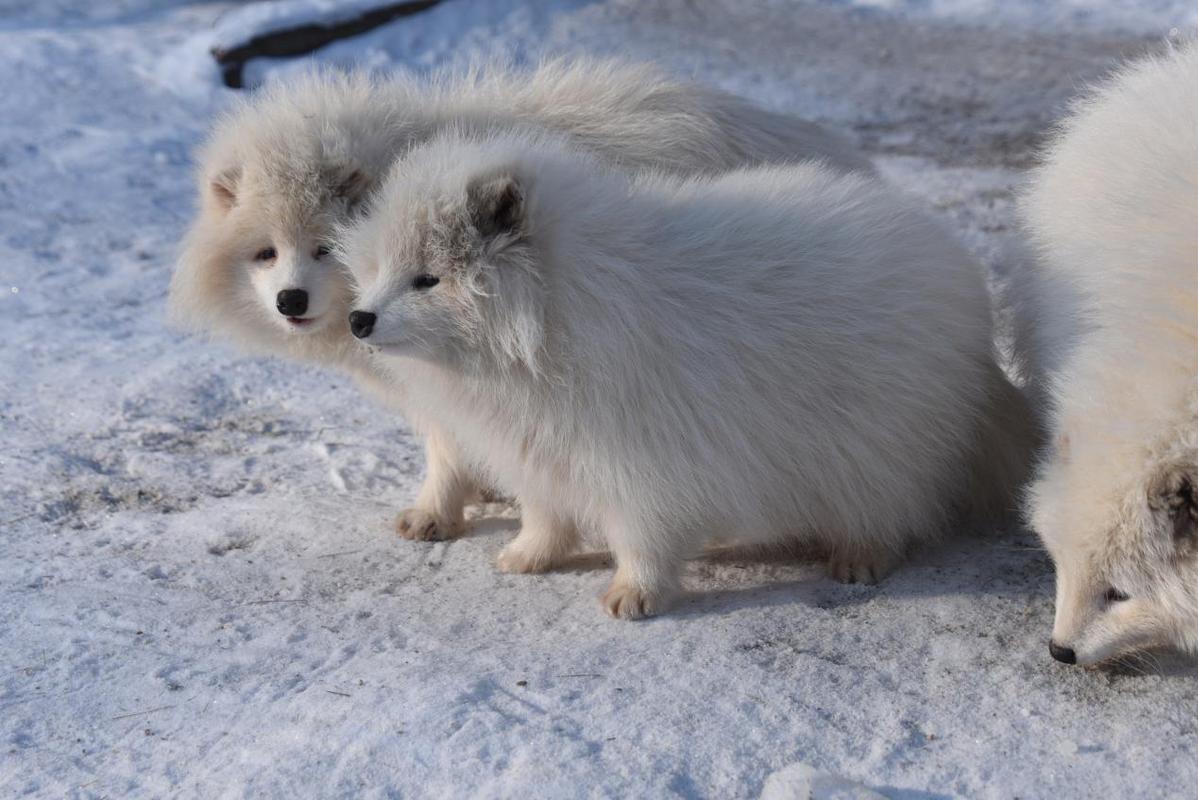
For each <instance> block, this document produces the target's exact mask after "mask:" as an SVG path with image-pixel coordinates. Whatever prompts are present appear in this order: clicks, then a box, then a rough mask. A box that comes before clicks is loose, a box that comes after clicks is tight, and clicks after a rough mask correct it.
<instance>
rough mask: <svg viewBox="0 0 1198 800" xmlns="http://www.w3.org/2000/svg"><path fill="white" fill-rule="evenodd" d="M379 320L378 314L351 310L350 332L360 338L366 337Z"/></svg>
mask: <svg viewBox="0 0 1198 800" xmlns="http://www.w3.org/2000/svg"><path fill="white" fill-rule="evenodd" d="M377 320H378V315H377V314H372V313H371V312H369V311H351V312H349V330H350V333H352V334H353V335H354V336H356V337H358V338H359V339H365V338H366V337H367V336H369V335H370V332H371V331H373V330H374V323H375V322H376V321H377Z"/></svg>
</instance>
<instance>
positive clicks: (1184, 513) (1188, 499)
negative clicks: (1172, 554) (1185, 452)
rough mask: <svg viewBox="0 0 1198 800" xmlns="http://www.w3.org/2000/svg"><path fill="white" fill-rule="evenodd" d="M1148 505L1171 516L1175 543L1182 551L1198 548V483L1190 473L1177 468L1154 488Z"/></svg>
mask: <svg viewBox="0 0 1198 800" xmlns="http://www.w3.org/2000/svg"><path fill="white" fill-rule="evenodd" d="M1148 504H1149V506H1151V507H1152V508H1153V509H1154V510H1156V511H1161V512H1164V513H1167V514H1168V515H1169V521H1170V523H1171V524H1172V528H1173V544H1174V545H1175V546H1176V547H1177V549H1178V551H1179V552H1182V553H1186V554H1188V553H1190V552H1193V551H1194V550H1195V549H1196V548H1198V481H1196V480H1195V477H1194V474H1193V472H1192V471H1191V470H1187V469H1183V468H1174V469H1171V470H1169V471H1167V472H1166V473H1164V475H1162V476H1161V477H1160V478H1159V479H1158V480H1157V481H1156V483H1155V484H1154V485H1153V488H1152V491H1151V492H1150V494H1149V498H1148Z"/></svg>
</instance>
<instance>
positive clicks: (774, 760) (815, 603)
mask: <svg viewBox="0 0 1198 800" xmlns="http://www.w3.org/2000/svg"><path fill="white" fill-rule="evenodd" d="M242 8H244V6H237V5H233V4H210V3H182V2H168V3H154V2H150V0H121V2H116V3H101V4H96V3H89V2H84V1H83V0H51V2H42V3H38V4H28V3H16V2H12V0H4V1H3V2H0V96H2V97H3V98H4V104H3V107H4V113H3V114H2V115H0V342H2V345H0V435H2V437H3V447H2V449H0V592H2V596H3V600H2V602H0V643H2V644H3V647H2V648H0V797H16V796H36V797H62V796H66V797H96V798H99V797H166V796H199V797H241V796H252V797H280V798H290V797H301V796H302V797H357V796H370V797H422V796H480V797H505V796H522V795H535V796H545V797H580V796H595V797H599V796H612V797H628V796H636V797H670V796H676V797H686V798H691V797H720V798H724V797H756V796H758V795H760V794H762V793H763V792H764V793H765V795H766V796H769V797H805V796H815V797H823V798H831V797H873V796H878V795H880V796H884V797H889V798H908V799H909V800H913V799H915V798H928V799H930V798H943V797H956V796H960V797H996V798H997V797H1003V798H1007V797H1023V798H1029V797H1062V796H1064V797H1081V796H1095V795H1102V796H1109V797H1130V796H1134V797H1157V796H1160V797H1163V796H1185V795H1192V793H1193V787H1194V786H1195V785H1198V758H1196V757H1195V753H1196V747H1198V732H1196V724H1195V719H1198V699H1195V696H1194V691H1193V687H1194V685H1195V683H1194V682H1195V679H1196V678H1198V667H1196V666H1195V665H1194V664H1193V662H1189V661H1186V660H1184V659H1181V658H1179V657H1176V656H1169V655H1162V656H1158V657H1152V658H1148V659H1145V660H1144V661H1143V662H1142V663H1139V664H1136V665H1133V666H1131V667H1125V668H1121V669H1107V670H1092V671H1083V670H1078V669H1071V668H1066V667H1062V666H1060V665H1058V664H1056V663H1054V662H1052V661H1051V660H1049V658H1048V655H1047V648H1046V641H1047V636H1048V631H1049V628H1050V624H1051V618H1052V570H1051V565H1050V563H1049V561H1048V559H1047V558H1046V556H1045V555H1044V553H1043V552H1042V551H1041V550H1040V549H1039V548H1038V546H1037V542H1036V540H1035V538H1034V536H1032V535H1031V534H1029V533H1027V532H1026V531H1009V532H987V534H986V535H984V536H980V537H973V538H964V539H961V540H959V541H956V542H955V543H952V544H949V545H947V546H945V547H943V548H941V549H938V550H934V551H928V552H925V553H922V554H920V555H919V556H918V557H916V558H915V559H914V560H913V562H912V563H911V564H910V565H908V566H907V567H906V568H904V569H902V570H901V571H900V572H898V573H896V574H895V575H894V576H893V577H892V578H890V579H889V580H887V581H886V582H884V583H883V584H882V585H880V586H878V587H874V588H865V587H855V586H841V585H838V584H835V583H832V582H830V581H829V580H827V579H825V578H824V577H823V576H822V572H821V568H820V567H819V565H817V564H810V563H794V562H788V561H785V560H779V559H744V558H741V559H737V558H736V557H726V558H723V559H707V560H702V561H697V562H695V563H693V564H692V565H691V567H690V569H689V573H688V579H687V580H688V584H689V586H690V588H691V589H692V590H693V593H692V594H691V595H690V596H689V597H688V598H687V599H686V600H685V601H684V602H683V603H682V604H681V605H680V606H679V608H678V609H677V611H675V612H674V613H672V614H670V615H668V616H665V617H662V618H658V619H654V620H650V621H647V622H644V623H639V624H630V623H623V622H617V621H613V620H609V619H607V618H606V617H605V616H604V615H603V614H602V613H601V612H600V609H599V605H598V602H597V600H596V596H597V595H598V594H599V592H600V591H601V590H602V588H603V587H604V585H605V583H606V581H607V580H608V569H607V567H606V565H605V562H604V559H603V558H602V557H601V556H592V557H580V558H579V560H578V562H577V569H575V570H570V571H563V572H560V573H556V574H552V575H547V576H542V577H523V576H507V575H501V574H498V573H496V572H495V570H494V569H493V568H492V561H493V559H494V557H495V555H496V553H497V552H498V551H499V549H500V547H501V546H502V545H503V543H504V542H505V541H506V540H507V539H508V538H509V537H510V536H511V535H512V532H513V531H514V529H515V526H516V522H515V520H514V519H513V517H514V513H513V512H512V511H511V510H510V509H504V508H500V507H492V508H480V509H475V510H474V512H473V513H474V514H475V516H479V517H481V518H482V521H481V522H480V523H479V524H478V526H477V527H476V528H475V529H474V531H473V532H472V534H471V535H469V536H468V537H466V538H464V539H462V540H460V541H456V542H452V543H441V544H415V543H411V542H406V541H401V540H399V539H397V538H396V537H395V536H394V535H393V534H392V533H391V530H390V523H391V518H392V515H393V513H394V512H395V511H396V509H398V508H399V507H401V506H402V505H404V504H405V503H406V502H408V501H409V500H410V499H411V497H412V494H413V492H414V489H415V487H416V485H417V482H418V480H419V478H420V471H421V459H420V454H419V449H418V444H417V442H416V441H415V440H414V439H413V437H412V436H411V435H410V434H409V433H408V432H407V431H406V430H405V428H404V426H403V423H402V421H401V420H398V419H396V418H394V417H391V416H388V415H387V414H385V413H383V412H381V411H379V410H376V409H374V408H372V407H371V406H370V405H368V404H367V403H365V402H364V401H363V400H362V399H361V398H360V397H359V396H358V394H357V393H356V392H355V391H354V390H353V389H352V387H350V386H349V385H348V384H347V383H346V381H344V380H342V379H341V378H340V377H338V376H335V375H330V374H325V373H322V372H319V371H317V370H314V369H311V368H308V367H302V366H297V365H294V364H290V363H284V362H279V361H271V360H262V359H251V358H245V357H243V356H240V355H239V354H237V353H235V352H233V351H231V350H230V349H228V348H226V347H224V346H221V345H219V344H213V343H210V342H206V341H203V340H201V339H196V338H187V337H184V336H182V335H180V334H178V333H177V332H174V331H172V330H170V329H169V328H168V326H167V325H166V323H165V320H164V315H163V305H164V297H165V293H166V287H167V281H168V278H169V275H170V272H171V268H172V257H173V252H174V250H175V247H176V244H177V242H178V239H179V237H180V234H181V232H182V231H183V230H184V228H185V226H186V224H187V222H188V219H189V216H190V214H191V212H192V203H193V197H192V186H191V164H190V161H189V154H190V153H191V151H192V148H193V147H194V146H195V144H196V143H197V142H198V141H199V139H200V137H201V136H202V134H203V131H204V129H205V127H206V126H207V124H208V123H209V121H210V120H211V118H212V115H213V113H214V112H215V111H216V110H217V109H218V108H219V107H220V105H221V103H222V102H224V101H225V100H226V99H227V97H228V96H229V94H230V93H229V92H228V91H227V90H224V89H221V88H220V87H219V83H218V80H217V70H216V69H215V67H214V66H213V65H212V63H211V61H210V60H209V58H208V56H207V54H206V49H207V47H208V45H209V44H210V43H211V42H212V41H213V36H214V35H215V34H216V31H218V30H223V29H224V26H225V25H227V24H228V22H229V17H231V16H233V15H236V14H238V13H252V14H261V13H264V12H263V9H262V8H259V7H255V6H250V10H249V11H240V10H239V9H242ZM265 16H267V17H268V16H269V14H266V15H265ZM222 19H223V20H224V22H222ZM1194 21H1195V20H1194V12H1193V8H1192V4H1190V3H1180V2H1170V0H1149V2H1136V3H1131V2H1110V3H1105V4H1104V3H1092V4H1083V3H1081V2H1076V0H1075V1H1074V2H1070V3H1062V4H1054V3H1038V2H1032V0H1016V2H1008V3H1002V4H998V3H994V4H990V3H982V2H978V1H977V0H935V1H933V2H921V0H886V2H836V1H835V0H828V1H827V2H816V3H811V4H795V3H790V2H783V0H769V2H761V3H745V2H738V1H737V0H704V2H688V1H687V0H640V2H633V0H627V1H626V2H619V1H618V0H599V1H596V2H585V1H584V0H547V2H541V3H528V4H523V3H517V2H513V1H512V0H492V1H491V2H487V0H477V1H476V2H471V1H470V0H461V1H460V2H445V3H444V4H443V5H442V6H440V7H438V8H436V9H434V10H432V11H430V12H427V13H425V14H422V15H419V16H417V17H412V18H408V19H403V20H399V21H397V22H395V23H393V24H390V25H388V26H386V27H385V28H382V29H379V30H377V31H375V32H373V33H370V34H367V35H365V36H362V37H360V38H359V39H357V40H355V41H350V42H343V43H338V44H334V45H332V46H330V47H328V48H326V49H325V50H323V51H322V52H321V53H320V55H319V57H320V58H322V59H325V60H329V61H334V62H340V63H345V62H349V61H361V62H363V63H365V64H368V65H371V66H374V67H376V68H380V69H382V68H388V69H410V70H415V71H417V72H420V71H423V70H426V69H428V68H431V67H437V66H442V65H446V64H451V63H455V62H458V61H463V60H469V59H472V58H477V57H480V56H487V55H497V54H498V55H503V56H506V57H509V58H514V59H516V60H518V61H519V60H533V59H535V58H536V57H537V56H538V55H540V54H541V53H561V52H565V53H571V52H593V53H619V52H626V53H629V54H631V55H633V56H635V57H639V58H651V59H656V60H658V61H660V62H662V63H663V64H665V65H666V66H667V67H669V68H671V69H674V70H676V71H678V72H679V73H682V74H687V75H693V76H695V77H697V78H699V79H700V80H705V81H709V82H711V83H714V84H718V85H721V86H723V87H726V88H728V89H731V90H734V91H738V92H742V93H744V94H746V95H749V96H751V97H753V98H755V99H756V100H757V101H759V102H761V103H763V104H766V105H769V106H771V107H775V108H779V109H786V110H790V111H794V112H796V113H800V114H804V115H807V116H809V117H812V118H815V119H819V120H823V121H824V122H827V123H828V124H830V125H835V126H839V127H842V128H843V129H845V130H847V131H849V132H850V133H851V134H852V135H854V136H856V137H857V139H858V140H859V141H860V142H861V143H862V145H863V146H864V147H865V148H866V149H867V150H868V151H869V152H870V153H871V154H872V155H873V156H875V157H876V158H877V159H878V160H879V162H880V164H881V166H882V168H883V169H884V171H885V172H886V173H887V174H889V175H890V176H891V177H892V178H893V179H894V180H896V181H897V182H898V183H900V184H901V185H903V186H904V187H906V188H907V189H909V190H910V191H912V192H915V193H918V194H919V195H922V196H924V197H926V198H927V199H928V201H929V202H930V203H931V204H932V205H934V206H935V207H936V208H937V209H938V210H939V211H940V213H942V214H943V215H944V216H945V218H946V219H947V220H948V221H949V223H950V224H951V225H952V226H953V227H954V228H955V229H956V230H957V231H959V233H960V234H961V236H962V237H963V238H964V239H965V240H966V241H967V242H968V243H969V245H970V246H971V247H972V248H974V249H975V250H976V251H977V252H978V253H979V254H981V255H982V256H983V257H984V258H985V259H986V260H987V262H988V263H989V264H991V265H992V266H993V267H994V268H995V269H996V270H997V271H1001V270H1002V269H1003V266H1004V265H1003V263H1002V260H1001V258H1000V256H999V254H1000V253H1001V252H1002V248H1003V246H1004V244H1005V243H1006V242H1007V241H1008V240H1009V239H1010V237H1011V236H1012V235H1013V231H1012V214H1011V200H1012V190H1013V188H1014V187H1015V186H1016V185H1017V183H1018V181H1019V178H1020V171H1021V169H1022V168H1024V167H1025V166H1026V165H1027V164H1028V163H1030V160H1031V156H1032V151H1033V147H1034V145H1035V143H1036V141H1037V139H1038V137H1039V136H1040V135H1041V133H1042V131H1043V130H1044V129H1045V127H1046V125H1047V124H1049V123H1050V121H1051V120H1052V119H1053V118H1054V117H1055V116H1056V115H1058V114H1059V112H1060V109H1061V107H1062V104H1063V103H1064V102H1065V101H1066V100H1067V98H1068V97H1069V96H1070V95H1071V94H1073V93H1074V92H1075V91H1076V89H1077V88H1078V86H1080V85H1082V84H1084V82H1085V81H1087V80H1090V79H1092V78H1094V77H1095V76H1098V75H1100V74H1102V73H1103V72H1104V71H1105V70H1107V69H1109V68H1110V67H1111V65H1112V64H1114V63H1115V61H1116V60H1117V59H1118V58H1120V57H1123V56H1127V55H1132V54H1135V53H1139V52H1143V51H1145V50H1146V49H1148V48H1150V47H1153V46H1158V44H1159V43H1160V42H1161V40H1162V39H1163V38H1164V37H1165V36H1166V35H1168V32H1169V31H1170V29H1172V28H1175V27H1179V26H1181V27H1182V28H1183V29H1184V28H1185V26H1188V25H1192V24H1193V23H1194ZM298 63H299V62H297V61H293V62H256V63H254V64H252V65H251V67H252V70H251V73H252V74H253V75H254V76H256V77H255V79H256V80H266V79H270V78H271V77H273V76H276V75H278V74H281V73H285V72H287V71H288V70H291V69H294V68H295V67H296V65H297V64H298ZM864 500H865V501H868V498H864Z"/></svg>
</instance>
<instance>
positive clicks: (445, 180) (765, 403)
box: [343, 134, 1031, 618]
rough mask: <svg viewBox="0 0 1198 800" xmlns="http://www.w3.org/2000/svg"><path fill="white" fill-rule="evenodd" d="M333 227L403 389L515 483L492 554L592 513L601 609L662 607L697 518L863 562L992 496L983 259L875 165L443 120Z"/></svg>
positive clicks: (513, 564)
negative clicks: (570, 138) (752, 156)
mask: <svg viewBox="0 0 1198 800" xmlns="http://www.w3.org/2000/svg"><path fill="white" fill-rule="evenodd" d="M343 241H344V243H345V247H346V251H345V253H344V258H345V260H346V263H348V264H349V265H350V266H351V268H352V269H353V270H354V272H355V274H356V276H357V277H358V280H359V284H360V286H361V299H360V300H359V302H358V309H359V310H361V311H362V312H364V313H374V314H376V316H377V319H376V320H375V323H374V330H373V332H372V333H371V334H370V335H369V336H368V337H367V338H366V342H367V343H368V344H370V345H372V346H374V347H376V348H378V349H379V351H380V353H381V355H380V358H381V359H382V360H383V361H384V362H385V363H386V365H387V367H388V368H390V369H393V370H395V372H396V373H397V374H398V375H401V376H403V378H404V385H405V388H406V389H407V397H408V400H407V402H408V403H409V405H410V407H412V408H415V409H437V413H438V416H439V419H440V420H441V421H442V424H443V425H444V426H445V427H446V428H447V429H448V430H450V431H452V433H453V436H454V438H455V440H457V441H459V442H461V443H462V445H463V447H464V448H465V449H466V450H467V453H468V456H469V457H470V458H472V459H474V460H476V461H477V463H478V464H479V465H481V467H482V468H484V469H485V470H486V471H487V472H489V474H491V475H492V476H493V478H494V479H495V480H496V481H497V483H498V484H499V485H500V486H501V487H502V488H504V489H506V490H509V491H512V492H515V493H516V494H517V495H518V496H519V497H520V498H521V503H522V508H523V514H524V517H523V527H522V529H521V532H520V534H519V535H518V536H517V537H516V539H515V540H514V541H513V542H512V543H511V544H509V545H508V547H507V548H506V549H505V550H504V552H503V554H502V555H501V557H500V566H501V567H502V568H504V569H507V570H512V571H532V570H540V569H545V568H548V567H550V566H552V565H553V564H554V563H555V562H557V561H558V560H559V559H560V558H561V557H562V556H563V555H564V554H566V553H568V552H569V551H570V550H571V549H572V548H573V546H574V544H575V539H576V535H577V531H578V530H580V529H581V530H593V531H598V532H600V533H601V534H602V535H603V536H604V537H605V538H606V541H607V543H608V544H609V545H610V547H611V549H612V551H613V553H614V555H615V557H616V560H617V562H618V569H617V572H616V575H615V579H614V580H613V582H612V585H611V588H610V590H609V591H608V593H607V595H606V598H605V603H606V606H607V608H608V610H609V611H610V612H611V613H612V614H614V615H617V616H620V617H625V618H635V617H639V616H643V615H646V614H651V613H653V612H655V611H657V610H658V609H660V608H662V607H663V606H664V605H665V604H667V603H668V601H669V599H670V597H671V596H672V595H673V594H674V592H675V590H676V589H677V588H678V581H679V570H680V565H681V563H682V561H683V559H684V558H686V557H687V556H689V555H692V554H694V553H695V552H696V551H697V550H698V549H699V548H700V547H701V546H702V545H704V544H705V543H706V542H708V541H709V540H710V539H711V538H712V537H715V536H720V537H723V536H729V537H734V538H737V539H739V540H741V541H748V542H756V543H762V542H772V541H779V540H786V539H788V538H790V537H796V538H806V539H808V540H815V541H818V542H822V543H824V544H825V545H827V546H828V547H829V548H830V549H831V550H832V551H833V553H834V557H833V561H834V564H835V565H836V566H834V571H837V572H841V573H842V576H843V577H849V575H846V574H845V573H852V572H854V571H856V573H857V574H856V575H854V576H853V577H858V578H860V579H866V580H868V579H870V578H872V577H876V573H879V572H883V571H885V569H886V566H887V565H888V564H889V563H890V562H893V561H894V560H896V559H897V558H899V557H901V555H902V554H903V552H904V550H905V549H906V548H907V546H908V545H909V544H910V543H912V542H914V541H917V540H921V539H927V538H930V537H933V536H935V535H937V534H938V533H940V532H942V531H943V530H944V529H945V527H946V525H948V524H949V523H950V521H952V520H954V519H959V515H961V514H962V513H963V512H964V513H968V512H971V511H981V512H983V513H986V514H989V513H992V512H995V511H996V510H1002V509H1004V508H1011V509H1012V510H1013V495H1012V492H1013V491H1014V487H1015V486H1016V485H1017V484H1018V482H1019V481H1020V480H1021V478H1022V476H1023V473H1024V471H1025V468H1026V463H1027V457H1028V444H1029V437H1030V435H1031V432H1030V425H1029V423H1030V420H1029V418H1028V415H1027V409H1026V406H1025V404H1024V403H1023V402H1022V396H1021V395H1020V394H1019V393H1018V392H1017V391H1016V390H1015V389H1014V387H1013V386H1012V385H1011V384H1010V383H1008V382H1007V380H1006V379H1005V377H1004V376H1003V373H1002V371H1001V370H1000V369H999V367H998V366H997V364H996V362H995V357H994V354H993V344H992V325H991V310H990V305H989V298H988V296H987V290H986V286H985V283H984V280H983V276H982V272H981V270H980V268H979V266H978V265H977V264H976V263H975V262H974V260H973V259H971V258H970V257H969V256H968V255H967V254H966V253H965V252H964V251H963V250H962V249H961V248H960V247H959V246H958V245H957V244H955V243H954V242H953V241H952V239H951V238H950V237H949V236H948V235H946V234H945V232H944V231H942V230H941V229H940V228H939V227H938V226H937V225H936V224H934V223H933V222H932V221H930V220H929V219H928V217H927V216H926V215H925V214H923V213H922V212H921V211H919V210H918V209H917V208H916V205H915V204H914V203H912V202H910V201H908V200H907V199H906V198H904V197H902V196H900V195H899V194H898V193H896V192H895V191H893V190H891V189H889V188H888V187H887V186H886V185H885V184H884V183H883V182H881V181H879V180H877V179H875V178H872V177H870V176H867V175H861V174H845V173H837V172H835V171H833V170H830V169H828V168H826V167H823V166H820V165H816V164H804V165H795V166H787V167H761V168H755V169H751V170H745V171H737V172H733V173H730V174H727V175H725V176H722V177H717V178H701V179H692V180H689V181H688V180H682V179H677V178H671V177H668V176H654V175H642V176H640V177H638V178H630V177H628V176H627V175H626V174H625V173H623V172H621V171H618V170H612V169H609V168H607V167H605V166H604V165H602V164H601V163H600V162H599V161H597V160H595V159H593V158H591V157H590V156H588V155H587V154H586V153H584V152H581V151H579V150H577V149H576V148H573V147H571V146H569V144H568V143H566V142H564V141H563V140H560V139H554V138H550V137H547V136H535V135H521V134H510V135H500V136H497V137H494V138H490V139H487V140H480V139H478V138H474V137H470V136H455V135H446V136H444V137H442V138H439V139H437V140H435V141H434V142H432V143H430V144H428V145H426V146H423V147H421V148H419V149H417V150H415V151H413V152H412V153H411V154H410V155H409V156H408V157H407V159H405V160H404V161H402V162H400V163H399V164H397V165H396V167H395V168H394V169H393V171H392V173H391V176H390V178H389V179H388V181H387V183H386V185H385V186H384V188H383V190H382V192H381V194H380V196H379V198H378V199H377V201H376V208H375V212H374V213H373V214H372V215H371V216H370V218H369V219H367V220H365V221H363V222H362V223H361V224H360V225H358V226H357V227H355V228H354V229H353V230H352V231H350V232H349V233H348V234H347V235H346V236H345V237H344V238H343ZM438 281H439V282H438ZM432 283H435V284H436V285H432V286H431V287H430V284H432ZM422 286H424V287H430V288H420V287H422Z"/></svg>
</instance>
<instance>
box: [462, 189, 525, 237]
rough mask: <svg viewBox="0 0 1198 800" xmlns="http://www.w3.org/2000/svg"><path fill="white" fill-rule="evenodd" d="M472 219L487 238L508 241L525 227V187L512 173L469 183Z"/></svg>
mask: <svg viewBox="0 0 1198 800" xmlns="http://www.w3.org/2000/svg"><path fill="white" fill-rule="evenodd" d="M466 204H467V208H468V209H469V212H470V222H471V224H472V225H474V228H475V230H477V231H478V233H479V235H480V236H481V237H482V238H483V239H484V240H488V241H497V240H500V239H502V240H503V243H504V244H506V243H509V242H511V241H514V240H516V239H519V238H520V237H521V236H522V235H523V234H524V232H525V230H526V227H527V226H526V219H525V217H526V206H525V202H524V188H523V187H522V186H521V185H520V182H519V180H517V179H516V177H515V176H514V175H512V174H510V173H503V174H500V175H488V176H486V177H483V178H475V179H474V180H472V181H471V182H470V183H469V185H467V186H466Z"/></svg>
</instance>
